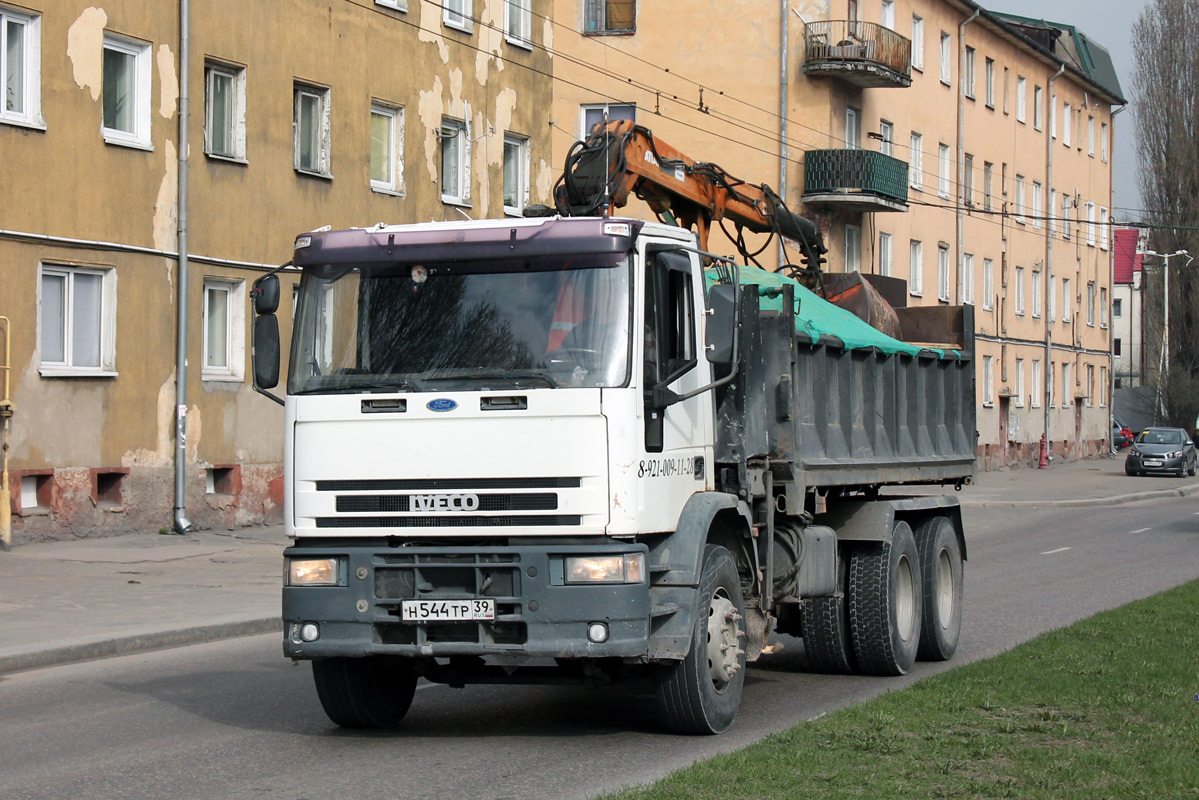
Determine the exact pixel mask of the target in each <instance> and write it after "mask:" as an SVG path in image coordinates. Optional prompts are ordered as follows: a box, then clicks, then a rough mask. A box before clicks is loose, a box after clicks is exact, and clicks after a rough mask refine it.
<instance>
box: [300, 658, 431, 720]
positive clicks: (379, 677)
mask: <svg viewBox="0 0 1199 800" xmlns="http://www.w3.org/2000/svg"><path fill="white" fill-rule="evenodd" d="M312 679H313V681H314V682H315V683H316V694H317V696H318V697H320V700H321V706H322V707H323V708H324V709H325V714H327V715H328V717H329V719H331V720H333V722H335V723H337V724H338V725H340V726H342V727H343V728H390V727H392V726H395V725H398V724H399V723H400V720H402V719H403V718H404V715H405V714H407V713H408V708H409V707H410V706H411V705H412V696H413V694H415V693H416V672H415V671H413V669H412V664H411V662H410V661H409V660H408V659H406V658H399V657H396V656H366V657H363V658H322V659H318V660H316V661H313V662H312Z"/></svg>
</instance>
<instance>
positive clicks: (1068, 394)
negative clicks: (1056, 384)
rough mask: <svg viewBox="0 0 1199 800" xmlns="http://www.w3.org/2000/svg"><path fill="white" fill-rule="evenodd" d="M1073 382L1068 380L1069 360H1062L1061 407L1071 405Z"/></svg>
mask: <svg viewBox="0 0 1199 800" xmlns="http://www.w3.org/2000/svg"><path fill="white" fill-rule="evenodd" d="M1073 390H1074V382H1073V381H1071V380H1070V362H1069V361H1063V362H1062V408H1068V407H1070V406H1071V405H1073V399H1074V391H1073Z"/></svg>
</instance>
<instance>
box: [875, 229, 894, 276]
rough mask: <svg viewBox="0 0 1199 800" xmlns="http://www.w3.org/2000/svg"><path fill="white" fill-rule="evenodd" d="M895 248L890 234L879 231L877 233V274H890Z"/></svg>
mask: <svg viewBox="0 0 1199 800" xmlns="http://www.w3.org/2000/svg"><path fill="white" fill-rule="evenodd" d="M894 251H895V248H894V246H893V243H892V238H891V234H889V233H886V232H884V231H880V232H879V234H878V274H879V275H883V276H890V275H891V272H892V269H893V263H892V262H893V259H894Z"/></svg>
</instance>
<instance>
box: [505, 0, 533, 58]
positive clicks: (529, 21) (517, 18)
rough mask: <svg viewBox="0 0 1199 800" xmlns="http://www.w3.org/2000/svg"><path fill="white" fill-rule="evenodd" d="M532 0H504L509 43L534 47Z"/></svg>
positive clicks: (506, 32)
mask: <svg viewBox="0 0 1199 800" xmlns="http://www.w3.org/2000/svg"><path fill="white" fill-rule="evenodd" d="M531 2H532V0H504V3H505V13H504V38H505V39H506V40H507V41H508V43H509V44H514V45H517V46H518V47H524V48H529V49H531V48H532V47H533V14H532V10H531V8H530V3H531Z"/></svg>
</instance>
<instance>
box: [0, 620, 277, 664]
mask: <svg viewBox="0 0 1199 800" xmlns="http://www.w3.org/2000/svg"><path fill="white" fill-rule="evenodd" d="M282 631H283V620H282V618H281V617H269V618H266V619H243V620H232V621H229V622H218V623H213V624H211V625H196V626H191V627H187V628H178V629H165V630H156V631H147V632H145V633H136V634H131V635H128V636H115V637H111V638H102V639H95V640H86V641H77V642H72V643H69V644H59V645H51V646H50V647H46V648H43V649H38V650H34V649H30V650H26V651H23V652H21V651H18V652H11V653H5V652H4V651H3V650H0V675H5V674H8V673H11V672H23V671H25V670H31V669H39V668H41V667H53V666H59V665H62V664H70V663H74V662H77V661H90V660H92V659H97V658H110V657H112V656H125V655H131V654H134V653H147V652H151V651H154V650H166V649H169V648H172V647H183V646H184V645H189V644H205V643H208V642H216V641H220V640H222V639H234V638H238V637H241V636H257V635H260V634H263V633H280V634H281V633H282Z"/></svg>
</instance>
